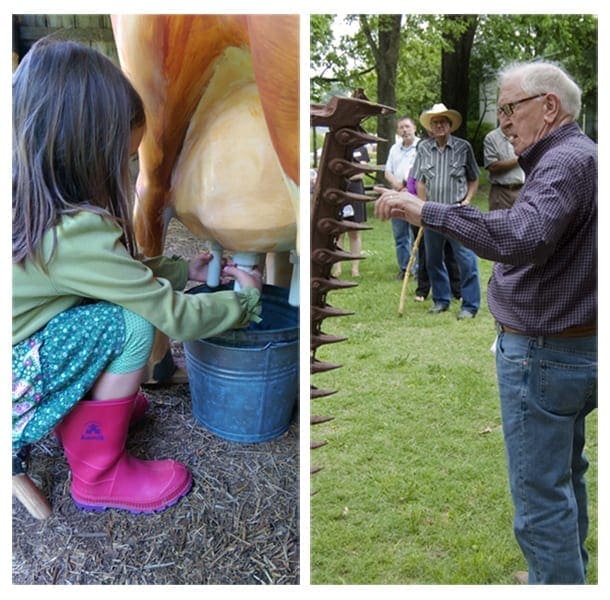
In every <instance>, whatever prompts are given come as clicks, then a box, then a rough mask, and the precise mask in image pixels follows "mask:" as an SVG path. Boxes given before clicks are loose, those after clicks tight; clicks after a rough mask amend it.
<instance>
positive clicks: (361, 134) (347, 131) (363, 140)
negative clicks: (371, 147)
mask: <svg viewBox="0 0 610 600" xmlns="http://www.w3.org/2000/svg"><path fill="white" fill-rule="evenodd" d="M334 138H335V140H336V141H337V143H339V144H341V145H342V146H355V147H357V146H364V145H365V144H376V143H377V142H383V141H385V140H383V139H381V138H378V137H377V136H376V135H373V134H371V133H367V132H366V131H364V130H363V129H351V128H349V127H344V128H343V129H337V131H335V133H334Z"/></svg>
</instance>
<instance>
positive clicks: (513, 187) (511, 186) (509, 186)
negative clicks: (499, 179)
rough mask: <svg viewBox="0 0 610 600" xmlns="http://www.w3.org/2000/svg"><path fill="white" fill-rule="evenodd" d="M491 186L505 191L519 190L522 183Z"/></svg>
mask: <svg viewBox="0 0 610 600" xmlns="http://www.w3.org/2000/svg"><path fill="white" fill-rule="evenodd" d="M492 185H497V186H498V187H501V188H504V189H507V190H520V189H521V188H522V187H523V184H522V183H494V184H492Z"/></svg>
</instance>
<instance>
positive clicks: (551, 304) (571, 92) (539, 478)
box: [375, 61, 597, 584]
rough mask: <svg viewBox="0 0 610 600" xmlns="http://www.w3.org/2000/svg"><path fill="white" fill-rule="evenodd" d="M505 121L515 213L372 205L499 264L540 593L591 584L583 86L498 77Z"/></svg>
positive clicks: (519, 514)
mask: <svg viewBox="0 0 610 600" xmlns="http://www.w3.org/2000/svg"><path fill="white" fill-rule="evenodd" d="M499 81H500V91H499V97H498V103H499V109H498V114H499V118H500V125H501V127H502V130H503V131H504V133H505V134H506V135H507V136H508V138H509V139H510V141H511V143H512V144H513V147H514V149H515V153H516V154H517V156H518V157H519V164H520V165H521V167H522V168H523V170H524V171H525V173H526V178H525V184H524V186H523V188H522V190H521V193H520V195H519V198H518V199H517V201H516V202H515V204H514V205H513V207H512V208H510V209H508V210H497V211H491V212H489V213H487V214H483V213H481V212H480V211H479V210H477V209H476V208H474V207H471V206H449V205H443V204H439V203H436V202H426V203H425V204H424V202H422V201H421V200H420V199H418V198H416V197H415V196H412V195H410V194H408V193H404V192H403V193H400V194H397V193H396V192H392V191H385V192H384V193H383V194H382V195H381V197H380V198H379V199H378V200H377V204H376V207H375V210H376V212H377V214H378V215H379V216H380V217H382V218H389V217H390V216H392V217H396V216H399V215H401V214H402V215H403V218H405V219H407V220H409V221H410V222H412V223H415V224H424V225H425V226H426V227H427V228H430V229H434V230H437V231H440V232H442V233H444V234H446V235H451V236H453V237H455V238H457V239H459V240H461V241H462V242H463V243H464V244H465V245H468V246H469V247H470V248H472V249H473V250H475V251H476V252H477V254H479V256H482V257H485V258H487V259H489V260H493V261H495V264H494V267H493V275H492V278H491V281H490V283H489V287H488V293H487V298H488V302H489V309H490V311H491V313H492V314H493V316H494V317H495V319H496V321H497V323H498V338H497V340H496V370H497V376H498V385H499V391H500V404H501V411H502V424H503V431H504V441H505V445H506V450H507V457H508V472H509V481H510V489H511V494H512V497H513V504H514V507H515V516H514V532H515V536H516V538H517V541H518V542H519V545H520V547H521V549H522V551H523V554H524V556H525V558H526V560H527V565H528V581H529V583H531V584H546V583H549V584H550V583H555V584H568V583H571V584H582V583H585V581H586V574H587V563H588V554H587V550H586V548H585V539H586V537H587V532H588V523H589V521H588V513H587V491H586V484H585V472H586V470H587V467H588V462H587V459H586V457H585V455H584V452H583V449H584V446H585V417H586V416H587V415H588V414H589V413H590V412H591V411H592V410H594V409H595V408H596V407H597V251H596V240H597V146H596V144H595V143H594V142H593V141H592V140H590V139H589V138H588V137H587V136H585V135H584V134H583V133H582V131H581V130H580V129H579V127H578V125H577V124H576V122H575V121H576V119H577V118H578V115H579V113H580V107H581V91H580V89H579V88H578V86H577V85H576V84H575V83H574V81H573V80H572V79H571V77H570V76H569V75H568V74H567V73H565V71H563V70H562V69H561V68H559V67H558V66H556V65H554V64H551V63H548V62H543V61H540V62H533V63H522V64H517V65H512V66H510V67H508V68H507V69H506V70H505V71H503V72H502V73H501V74H500V80H499Z"/></svg>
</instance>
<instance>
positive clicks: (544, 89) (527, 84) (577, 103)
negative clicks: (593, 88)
mask: <svg viewBox="0 0 610 600" xmlns="http://www.w3.org/2000/svg"><path fill="white" fill-rule="evenodd" d="M514 79H517V80H518V81H519V84H520V85H521V89H522V90H523V91H524V92H525V93H526V94H527V95H528V96H535V95H536V94H549V93H552V94H555V95H556V96H557V97H558V98H559V102H560V103H561V107H562V108H563V110H565V111H566V112H567V113H568V114H569V115H570V116H571V117H572V120H574V121H576V120H577V119H578V116H579V115H580V108H581V95H582V92H581V90H580V88H579V87H578V86H577V85H576V83H575V82H574V80H573V79H572V78H571V77H570V76H569V75H568V74H567V73H566V71H564V69H563V68H562V67H560V66H559V65H557V64H556V63H552V62H548V61H542V60H541V61H534V62H526V63H512V64H510V65H508V66H506V67H505V68H503V69H502V70H501V71H500V73H499V78H498V80H499V84H500V87H502V86H503V85H504V84H505V83H507V82H508V81H509V80H511V81H512V80H514Z"/></svg>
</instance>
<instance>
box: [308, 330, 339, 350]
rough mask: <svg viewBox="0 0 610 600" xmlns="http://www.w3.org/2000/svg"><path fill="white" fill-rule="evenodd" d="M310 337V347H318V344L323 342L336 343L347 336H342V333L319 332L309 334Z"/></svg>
mask: <svg viewBox="0 0 610 600" xmlns="http://www.w3.org/2000/svg"><path fill="white" fill-rule="evenodd" d="M310 339H311V343H310V345H311V347H312V348H319V347H320V346H323V345H325V344H338V343H339V342H344V341H345V340H346V339H347V337H345V336H342V335H329V334H326V333H320V334H312V335H311V336H310Z"/></svg>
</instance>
